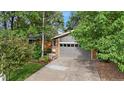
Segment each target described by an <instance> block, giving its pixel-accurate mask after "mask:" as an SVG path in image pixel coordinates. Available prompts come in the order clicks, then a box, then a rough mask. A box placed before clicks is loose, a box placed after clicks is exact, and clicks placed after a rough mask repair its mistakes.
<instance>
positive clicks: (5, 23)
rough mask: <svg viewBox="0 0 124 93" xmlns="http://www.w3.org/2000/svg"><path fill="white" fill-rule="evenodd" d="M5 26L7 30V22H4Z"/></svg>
mask: <svg viewBox="0 0 124 93" xmlns="http://www.w3.org/2000/svg"><path fill="white" fill-rule="evenodd" d="M3 26H4V29H7V22H6V21H4V24H3Z"/></svg>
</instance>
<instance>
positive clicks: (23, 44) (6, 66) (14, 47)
mask: <svg viewBox="0 0 124 93" xmlns="http://www.w3.org/2000/svg"><path fill="white" fill-rule="evenodd" d="M16 32H17V31H10V30H5V31H0V41H1V42H0V72H2V73H4V74H5V75H6V77H7V80H9V78H10V74H11V72H12V71H15V70H17V69H20V68H21V67H22V66H23V65H24V64H26V63H28V62H30V61H31V59H32V53H33V46H31V45H29V44H28V42H27V40H26V38H24V37H20V36H19V35H18V34H16Z"/></svg>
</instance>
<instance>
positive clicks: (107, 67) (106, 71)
mask: <svg viewBox="0 0 124 93" xmlns="http://www.w3.org/2000/svg"><path fill="white" fill-rule="evenodd" d="M95 67H96V69H97V71H98V73H99V75H100V78H101V80H111V81H121V80H124V73H123V72H120V71H118V68H117V65H116V64H114V63H112V62H98V61H97V62H95Z"/></svg>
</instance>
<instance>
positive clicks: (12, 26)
mask: <svg viewBox="0 0 124 93" xmlns="http://www.w3.org/2000/svg"><path fill="white" fill-rule="evenodd" d="M13 28H14V16H12V17H11V30H13Z"/></svg>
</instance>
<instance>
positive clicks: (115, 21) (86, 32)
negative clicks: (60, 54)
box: [72, 11, 124, 71]
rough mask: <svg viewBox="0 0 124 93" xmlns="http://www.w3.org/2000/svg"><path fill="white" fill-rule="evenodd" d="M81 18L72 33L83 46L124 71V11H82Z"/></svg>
mask: <svg viewBox="0 0 124 93" xmlns="http://www.w3.org/2000/svg"><path fill="white" fill-rule="evenodd" d="M80 18H81V20H80V22H79V24H78V26H77V27H76V28H75V30H74V32H73V33H72V35H73V36H74V37H75V39H76V40H77V42H79V43H80V45H81V47H82V48H84V49H87V50H91V49H96V50H97V52H98V59H100V60H105V61H112V62H114V63H116V64H117V65H118V67H119V69H120V70H121V71H124V68H123V67H124V12H95V11H94V12H80Z"/></svg>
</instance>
